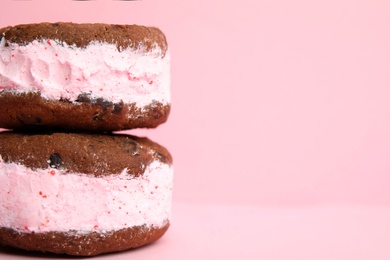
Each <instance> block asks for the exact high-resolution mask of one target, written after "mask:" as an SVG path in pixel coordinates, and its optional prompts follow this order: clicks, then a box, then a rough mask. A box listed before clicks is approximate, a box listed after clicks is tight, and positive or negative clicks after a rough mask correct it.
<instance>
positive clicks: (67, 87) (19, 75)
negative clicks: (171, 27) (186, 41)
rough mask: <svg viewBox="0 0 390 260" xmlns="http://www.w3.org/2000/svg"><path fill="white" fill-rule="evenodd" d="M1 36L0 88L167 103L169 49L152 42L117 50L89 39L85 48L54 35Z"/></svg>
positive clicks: (54, 95)
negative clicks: (22, 39)
mask: <svg viewBox="0 0 390 260" xmlns="http://www.w3.org/2000/svg"><path fill="white" fill-rule="evenodd" d="M5 43H6V42H5V39H4V38H3V39H2V41H1V42H0V91H2V90H6V91H13V92H15V93H22V92H40V93H41V96H42V97H43V98H46V99H50V100H53V99H54V100H60V99H64V100H69V101H75V100H77V98H78V96H79V95H80V94H90V95H91V97H92V98H103V99H105V100H107V101H111V102H114V103H116V102H121V101H123V102H124V103H135V104H136V106H137V107H140V108H142V107H144V106H146V105H148V104H150V103H152V102H153V101H154V102H156V101H157V102H160V103H162V104H163V105H166V104H169V103H170V55H169V52H167V53H166V54H165V55H162V50H161V49H160V48H159V47H158V46H157V45H156V46H155V47H154V48H153V49H151V50H150V51H147V50H146V48H144V47H143V46H142V45H140V46H138V48H135V49H134V48H130V47H129V48H126V49H123V50H118V48H117V46H116V45H115V44H109V43H102V42H97V41H95V42H91V43H90V44H89V45H88V46H86V47H85V48H79V47H76V46H73V45H67V44H66V43H64V42H60V41H57V40H51V39H49V40H44V41H38V40H34V41H32V42H30V43H28V44H27V45H18V44H15V43H7V46H6V44H5Z"/></svg>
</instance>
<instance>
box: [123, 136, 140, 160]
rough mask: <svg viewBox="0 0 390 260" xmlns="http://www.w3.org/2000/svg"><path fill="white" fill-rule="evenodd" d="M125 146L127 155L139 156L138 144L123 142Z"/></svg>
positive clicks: (128, 141) (129, 141)
mask: <svg viewBox="0 0 390 260" xmlns="http://www.w3.org/2000/svg"><path fill="white" fill-rule="evenodd" d="M123 144H124V145H125V146H126V149H125V152H126V153H131V154H132V155H134V156H139V153H138V151H137V150H138V144H137V143H136V142H134V141H131V140H127V141H125V142H123Z"/></svg>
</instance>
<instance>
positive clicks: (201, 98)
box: [0, 0, 390, 260]
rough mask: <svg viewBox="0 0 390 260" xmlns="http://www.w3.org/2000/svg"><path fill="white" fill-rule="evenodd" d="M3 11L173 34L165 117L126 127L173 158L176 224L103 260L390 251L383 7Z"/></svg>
mask: <svg viewBox="0 0 390 260" xmlns="http://www.w3.org/2000/svg"><path fill="white" fill-rule="evenodd" d="M1 9H2V15H1V17H0V26H5V25H12V24H16V23H29V22H38V21H53V22H54V21H73V22H108V23H139V24H145V25H156V26H158V27H160V28H161V29H162V30H163V31H164V32H165V33H166V35H167V37H168V41H169V46H170V50H171V60H172V113H171V117H170V119H169V120H168V122H167V123H166V124H165V125H163V126H160V127H159V128H158V129H154V130H149V131H144V130H142V131H141V130H136V131H132V133H135V134H140V135H147V136H149V137H150V138H151V139H153V140H154V141H157V142H159V143H161V144H163V145H165V146H166V147H167V148H168V149H169V150H170V151H171V152H172V154H173V157H174V166H175V183H174V212H173V213H174V214H173V218H174V222H173V225H172V229H171V230H170V231H169V232H168V233H167V236H165V237H164V238H163V239H162V240H161V241H159V242H158V243H156V244H154V245H151V246H150V247H145V248H143V249H141V250H135V251H131V252H127V253H124V254H119V255H108V256H102V257H101V258H102V259H111V258H115V259H117V258H116V257H117V256H118V257H119V256H120V257H123V258H124V259H127V256H131V257H134V258H135V259H137V258H138V259H152V258H155V257H156V256H158V257H159V258H160V259H172V258H175V257H176V258H177V259H183V258H185V259H200V257H203V258H205V259H227V258H228V256H230V257H231V259H235V258H237V257H240V258H243V259H245V258H247V259H260V257H263V259H303V260H304V259H389V258H390V254H389V251H390V250H389V249H388V241H389V235H388V234H389V233H390V232H389V231H390V230H389V229H390V227H389V222H390V221H389V219H390V218H389V217H390V213H389V207H390V189H389V188H388V187H389V184H390V174H389V172H390V160H389V158H390V134H389V133H390V120H389V117H390V102H389V101H388V100H389V95H390V88H389V82H390V73H389V69H390V34H389V33H388V28H389V27H390V16H389V13H390V2H389V1H384V0H373V1H360V0H359V1H352V0H345V1H337V0H331V1H309V0H295V1H288V0H280V1H273V0H262V1H251V0H243V1H222V0H213V1H204V0H197V1H179V0H167V1H157V0H150V1H148V0H143V1H114V0H96V1H71V0H58V1H42V0H31V1H12V0H4V1H3V2H2V7H1ZM208 203H210V204H211V205H216V206H215V207H214V206H207V205H209V204H208ZM244 204H245V205H248V206H242V205H244ZM195 205H198V206H195ZM335 205H342V206H335ZM351 205H355V206H351ZM268 206H272V208H271V209H270V208H267V207H268ZM274 207H276V208H274ZM296 207H300V208H299V209H297V208H296ZM175 208H176V209H175ZM2 254H3V255H4V253H2ZM6 255H7V256H8V257H10V258H14V259H18V258H19V256H18V255H8V254H6ZM258 256H260V257H258ZM25 257H26V256H23V257H22V258H25Z"/></svg>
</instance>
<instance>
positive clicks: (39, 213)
mask: <svg viewBox="0 0 390 260" xmlns="http://www.w3.org/2000/svg"><path fill="white" fill-rule="evenodd" d="M172 180H173V169H172V167H171V166H170V165H167V164H164V163H161V162H160V161H154V162H152V163H151V164H150V165H149V166H147V167H146V168H145V172H144V174H143V175H141V176H139V177H134V176H131V175H129V174H128V173H127V172H126V169H124V170H123V172H122V173H121V174H119V175H117V174H116V175H109V176H104V177H95V176H91V175H87V174H80V173H65V172H64V171H61V170H57V169H52V168H48V169H35V170H32V169H30V168H27V167H25V166H24V165H21V164H16V163H5V162H4V161H3V160H2V159H1V157H0V183H1V185H0V227H3V228H10V229H13V230H17V231H19V232H36V233H41V232H49V231H57V232H69V231H75V232H77V233H89V232H100V233H104V232H108V231H116V230H120V229H124V228H131V227H137V226H145V227H154V228H159V227H162V226H164V225H166V224H167V223H168V221H169V220H170V215H171V196H172Z"/></svg>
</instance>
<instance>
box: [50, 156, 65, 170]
mask: <svg viewBox="0 0 390 260" xmlns="http://www.w3.org/2000/svg"><path fill="white" fill-rule="evenodd" d="M61 163H62V158H61V156H60V155H59V154H58V153H53V154H51V155H50V159H49V164H50V167H52V168H56V169H57V168H58V167H60V165H61Z"/></svg>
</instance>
